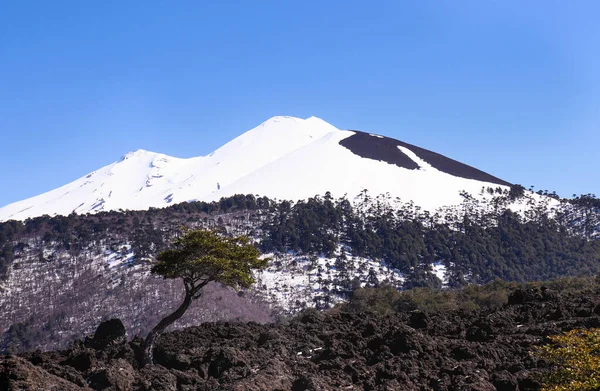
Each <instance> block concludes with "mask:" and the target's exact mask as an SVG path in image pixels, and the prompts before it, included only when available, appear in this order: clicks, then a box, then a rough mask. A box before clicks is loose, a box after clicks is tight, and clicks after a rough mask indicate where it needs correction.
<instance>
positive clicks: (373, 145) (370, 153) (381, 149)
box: [340, 130, 512, 186]
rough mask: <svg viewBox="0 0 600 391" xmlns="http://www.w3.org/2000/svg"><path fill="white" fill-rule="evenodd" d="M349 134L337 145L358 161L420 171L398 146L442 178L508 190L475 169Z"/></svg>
mask: <svg viewBox="0 0 600 391" xmlns="http://www.w3.org/2000/svg"><path fill="white" fill-rule="evenodd" d="M353 132H354V134H353V135H352V136H350V137H347V138H345V139H343V140H342V141H340V145H341V146H343V147H345V148H348V149H349V150H350V151H352V153H354V154H356V155H358V156H360V157H364V158H368V159H373V160H379V161H383V162H387V163H389V164H394V165H396V166H398V167H402V168H406V169H409V170H417V169H419V168H421V167H420V166H419V164H418V163H417V162H415V161H414V160H413V159H411V158H410V157H409V156H407V155H406V154H405V153H404V152H402V151H401V150H400V149H398V146H401V147H404V148H406V149H408V150H409V151H411V152H412V153H414V154H415V155H417V156H418V157H419V159H422V160H423V161H425V162H427V163H428V164H430V165H431V166H432V167H433V168H435V169H437V170H439V171H442V172H445V173H446V174H450V175H453V176H456V177H461V178H466V179H475V180H478V181H483V182H489V183H495V184H498V185H504V186H512V185H511V184H510V183H509V182H506V181H504V180H502V179H499V178H496V177H495V176H492V175H490V174H488V173H486V172H483V171H481V170H478V169H476V168H475V167H472V166H469V165H466V164H464V163H461V162H459V161H456V160H453V159H450V158H447V157H446V156H444V155H440V154H439V153H436V152H432V151H429V150H427V149H424V148H421V147H417V146H415V145H412V144H408V143H405V142H403V141H400V140H396V139H393V138H389V137H384V136H379V135H373V134H369V133H365V132H360V131H358V130H353Z"/></svg>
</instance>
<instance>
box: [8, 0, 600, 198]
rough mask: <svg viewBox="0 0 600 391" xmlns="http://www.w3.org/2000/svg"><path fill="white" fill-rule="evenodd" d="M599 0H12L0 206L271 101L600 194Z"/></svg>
mask: <svg viewBox="0 0 600 391" xmlns="http://www.w3.org/2000/svg"><path fill="white" fill-rule="evenodd" d="M599 14H600V3H599V2H597V1H572V2H565V1H550V0H546V1H523V0H520V1H495V2H492V1H476V0H472V1H437V0H436V1H434V0H422V1H398V0H393V1H372V2H367V1H352V0H349V1H348V0H346V1H333V0H332V1H311V0H303V1H281V0H278V1H270V0H260V1H252V2H251V1H241V0H239V1H226V0H224V1H177V2H166V1H136V0H131V1H127V2H121V1H101V2H83V1H61V0H56V1H52V2H44V1H27V0H23V1H13V2H4V3H3V4H2V5H1V6H0V136H1V138H0V140H1V141H0V146H1V149H0V151H1V152H0V206H1V205H5V204H7V203H10V202H13V201H17V200H20V199H23V198H27V197H30V196H34V195H37V194H39V193H42V192H44V191H48V190H51V189H53V188H55V187H58V186H61V185H63V184H66V183H67V182H70V181H72V180H74V179H76V178H78V177H80V176H83V175H85V174H87V173H88V172H91V171H93V170H95V169H97V168H100V167H101V166H104V165H106V164H110V163H112V162H113V161H116V160H118V159H119V157H120V156H121V155H123V154H124V153H126V152H128V151H131V150H135V149H139V148H142V149H147V150H152V151H157V152H162V153H166V154H169V155H173V156H178V157H191V156H198V155H203V154H207V153H210V152H211V151H212V150H214V149H216V148H217V147H219V146H220V145H222V144H224V143H225V142H227V141H229V140H230V139H232V138H234V137H235V136H237V135H239V134H240V133H242V132H244V131H245V130H248V129H250V128H252V127H254V126H256V125H258V124H259V123H261V122H262V121H264V120H266V119H268V118H269V117H272V116H275V115H293V116H298V117H308V116H311V115H315V116H318V117H321V118H323V119H325V120H326V121H328V122H330V123H332V124H333V125H335V126H337V127H339V128H346V129H360V130H365V131H369V132H374V133H379V134H384V135H387V136H391V137H395V138H398V139H400V140H403V141H406V142H409V143H412V144H416V145H419V146H421V147H424V148H428V149H431V150H434V151H436V152H440V153H442V154H445V155H447V156H449V157H452V158H454V159H457V160H460V161H462V162H465V163H468V164H471V165H474V166H476V167H478V168H480V169H483V170H485V171H487V172H490V173H491V174H494V175H496V176H499V177H501V178H503V179H506V180H508V181H511V182H514V183H521V184H523V185H525V186H526V187H528V186H529V185H535V186H536V189H548V190H556V191H557V192H558V193H559V194H561V195H564V196H569V195H571V194H573V193H596V194H600V170H599V169H598V168H599V163H598V152H599V151H600V148H599V147H600V110H599V106H600V50H598V48H599V47H600V26H599V24H598V23H597V16H598V15H599Z"/></svg>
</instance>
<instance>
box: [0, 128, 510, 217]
mask: <svg viewBox="0 0 600 391" xmlns="http://www.w3.org/2000/svg"><path fill="white" fill-rule="evenodd" d="M382 146H385V148H382ZM391 154H395V157H394V158H390V155H391ZM400 161H402V162H403V163H402V164H399V162H400ZM497 186H510V183H509V182H506V181H503V180H501V179H498V178H496V177H494V176H492V175H489V174H487V173H484V172H483V171H480V170H478V169H476V168H474V167H471V166H468V165H465V164H463V163H460V162H458V161H456V160H453V159H449V158H446V157H445V156H443V155H440V154H436V153H435V152H431V151H428V150H426V149H423V148H420V147H417V146H414V145H411V144H408V143H405V142H402V141H399V140H395V139H392V138H389V137H384V136H379V135H375V134H372V133H365V132H361V131H354V130H352V131H349V130H340V129H338V128H336V127H335V126H333V125H331V124H329V123H327V122H326V121H324V120H322V119H320V118H317V117H309V118H307V119H301V118H296V117H289V116H277V117H272V118H270V119H268V120H267V121H265V122H263V123H262V124H260V125H258V126H257V127H255V128H253V129H250V130H249V131H247V132H244V133H243V134H241V135H240V136H238V137H236V138H234V139H233V140H231V141H229V142H228V143H226V144H224V145H223V146H221V147H220V148H218V149H216V150H215V151H213V152H212V153H210V154H208V155H205V156H198V157H192V158H178V157H173V156H169V155H165V154H162V153H159V152H152V151H147V150H143V149H138V150H136V151H131V152H128V153H126V154H124V155H123V156H122V157H121V159H120V160H118V161H116V162H114V163H112V164H109V165H107V166H104V167H102V168H100V169H98V170H95V171H93V172H91V173H89V174H88V175H85V176H83V177H81V178H79V179H76V180H75V181H73V182H70V183H68V184H66V185H64V186H61V187H59V188H57V189H54V190H50V191H48V192H45V193H43V194H40V195H38V196H35V197H31V198H28V199H25V200H22V201H18V202H15V203H12V204H9V205H6V206H4V207H2V208H0V221H5V220H9V219H16V220H23V219H26V218H30V217H36V216H40V215H44V214H48V215H68V214H70V213H78V214H85V213H96V212H99V211H108V210H119V209H124V210H143V209H148V208H150V207H165V206H168V205H172V204H174V203H179V202H186V201H198V200H200V201H214V200H218V199H220V198H221V197H228V196H233V195H235V194H257V195H261V196H263V195H264V196H269V197H272V198H277V199H290V200H299V199H306V198H308V197H312V196H314V195H317V194H320V195H323V194H325V193H326V192H328V191H329V192H331V193H333V194H336V195H339V196H341V195H344V194H348V195H349V196H350V197H351V198H352V197H354V196H356V195H358V194H359V193H360V192H361V191H362V190H364V189H368V190H369V191H370V192H371V193H372V194H386V193H387V194H390V195H391V196H393V197H398V198H400V199H401V200H402V201H403V202H409V201H412V202H414V203H415V204H417V205H420V206H421V207H423V208H424V209H427V210H435V209H437V208H439V207H443V206H448V205H455V204H458V203H460V201H461V198H460V192H461V191H467V192H469V193H472V194H477V193H479V192H480V190H481V188H482V187H497Z"/></svg>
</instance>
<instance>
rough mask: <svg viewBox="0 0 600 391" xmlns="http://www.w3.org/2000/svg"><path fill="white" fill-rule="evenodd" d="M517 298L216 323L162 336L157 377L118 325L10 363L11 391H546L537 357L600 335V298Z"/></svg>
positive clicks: (2, 374) (2, 384)
mask: <svg viewBox="0 0 600 391" xmlns="http://www.w3.org/2000/svg"><path fill="white" fill-rule="evenodd" d="M511 298H512V299H511V305H506V306H504V307H503V308H500V309H497V310H494V311H491V310H487V311H479V312H465V311H462V312H440V313H432V314H424V313H419V312H412V313H399V314H391V315H378V314H374V313H362V314H352V313H344V312H338V313H329V314H324V313H318V312H314V311H308V312H306V313H304V314H301V315H300V316H298V317H296V318H295V319H293V320H291V321H290V322H289V323H286V324H276V325H259V324H257V323H246V324H242V323H205V324H202V325H200V326H198V327H191V328H188V329H186V330H183V331H176V332H173V333H168V334H165V335H163V336H161V337H160V338H159V340H158V341H157V346H156V351H155V360H156V365H152V366H147V367H145V368H140V367H139V363H138V360H137V358H136V357H139V356H137V355H136V352H138V351H139V341H137V340H135V341H132V342H129V343H126V342H125V341H124V335H123V333H122V329H121V327H120V326H119V325H120V322H118V321H110V322H108V323H105V324H103V325H102V326H101V327H99V328H98V331H97V332H96V335H95V336H94V337H93V338H88V339H86V342H85V343H82V342H76V343H75V344H73V346H72V347H71V348H70V349H68V350H66V351H62V352H45V353H42V352H36V353H29V354H24V355H23V356H21V357H15V356H7V357H4V358H2V359H0V389H2V390H5V389H6V390H52V389H56V390H87V389H94V390H132V391H135V390H164V391H171V390H173V391H174V390H204V391H212V390H214V391H217V390H236V391H237V390H239V391H242V390H250V391H260V390H285V391H288V390H338V389H348V390H372V391H382V390H394V391H402V390H423V389H427V390H430V389H431V390H436V391H451V390H472V391H475V390H478V391H517V390H518V391H523V390H526V391H534V390H539V389H540V384H539V380H538V375H539V374H540V373H543V372H544V371H546V370H547V368H545V367H544V365H545V363H544V362H543V361H542V360H538V359H536V357H535V356H534V355H532V354H531V352H532V351H533V350H534V349H535V347H536V346H537V345H540V344H543V343H545V342H547V336H549V335H552V334H557V333H560V332H563V331H567V330H571V329H573V328H578V327H597V326H598V325H600V317H599V316H597V315H596V314H594V312H593V311H592V309H593V308H594V306H593V304H594V302H595V298H593V297H565V298H560V297H558V296H557V295H552V294H551V292H544V291H539V290H535V291H517V292H515V293H513V294H512V295H511ZM584 309H585V311H584ZM559 315H560V316H559ZM101 346H104V348H102V349H101V348H100V347H101ZM36 387H37V388H36Z"/></svg>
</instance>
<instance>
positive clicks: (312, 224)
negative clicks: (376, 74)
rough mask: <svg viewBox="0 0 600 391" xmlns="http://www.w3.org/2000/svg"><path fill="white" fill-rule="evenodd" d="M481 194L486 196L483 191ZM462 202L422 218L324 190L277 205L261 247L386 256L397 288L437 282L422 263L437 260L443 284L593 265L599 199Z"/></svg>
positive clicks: (598, 244)
mask: <svg viewBox="0 0 600 391" xmlns="http://www.w3.org/2000/svg"><path fill="white" fill-rule="evenodd" d="M490 194H494V193H493V192H490ZM463 196H464V202H463V204H462V205H461V206H459V207H456V208H447V209H445V210H441V211H439V212H438V213H436V214H434V215H431V214H430V213H427V212H421V211H420V210H419V208H417V207H415V206H414V205H412V204H400V207H399V208H396V207H393V205H392V204H391V203H390V200H389V199H385V198H382V197H378V198H375V199H372V198H370V197H369V195H368V193H366V192H363V194H362V195H361V197H362V198H360V199H359V200H358V202H357V203H355V204H354V206H353V205H352V204H351V203H350V202H349V201H348V200H347V199H346V198H341V199H337V200H334V199H333V198H332V197H331V195H329V194H326V195H325V196H324V197H322V198H321V197H313V198H310V199H308V200H307V201H300V202H297V203H295V204H291V203H290V202H288V201H283V202H280V203H279V204H277V206H276V207H275V208H274V209H273V210H274V212H273V213H274V215H273V218H271V219H269V220H267V221H266V222H265V223H264V225H263V227H262V228H263V235H264V238H263V240H262V242H261V246H262V249H263V251H267V252H271V251H286V250H293V251H297V252H303V253H313V252H319V253H322V254H324V255H326V256H330V257H331V256H334V254H335V253H336V250H337V249H338V248H339V247H340V246H341V247H343V248H347V249H348V252H350V253H352V254H354V255H358V256H362V257H370V258H374V259H378V260H382V261H384V262H386V263H387V264H388V265H389V266H391V267H394V268H396V269H398V270H400V271H401V272H402V273H404V274H405V276H406V277H407V283H406V284H405V285H406V288H412V287H418V286H429V287H439V284H440V281H439V280H436V279H434V278H432V275H431V265H432V264H433V263H438V264H442V265H444V266H445V267H446V270H447V272H448V284H449V285H450V286H454V287H458V286H462V285H465V284H467V283H476V284H482V283H486V282H490V281H492V280H494V279H495V278H501V279H503V280H507V281H518V282H525V281H540V280H547V279H550V278H554V277H558V276H565V275H585V274H588V275H589V274H595V273H596V272H597V271H598V270H599V265H600V241H599V240H595V239H596V238H597V232H598V227H599V225H598V216H600V201H599V200H598V199H597V198H595V197H594V196H592V195H586V196H581V197H577V198H574V199H573V200H568V201H563V202H562V203H561V204H559V205H555V206H554V207H551V206H550V205H548V202H544V201H541V202H539V201H535V200H532V199H529V200H528V201H527V202H528V203H529V204H528V205H526V206H527V212H525V213H524V214H523V215H521V214H519V213H516V212H513V211H511V210H510V209H509V208H508V205H509V204H510V203H511V202H514V201H515V200H516V199H518V198H523V197H525V193H524V191H523V190H522V188H521V189H519V188H517V189H516V190H515V191H511V192H508V193H507V194H500V195H495V196H492V197H488V198H487V199H483V200H480V199H479V198H475V197H472V196H470V195H468V194H464V195H463Z"/></svg>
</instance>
